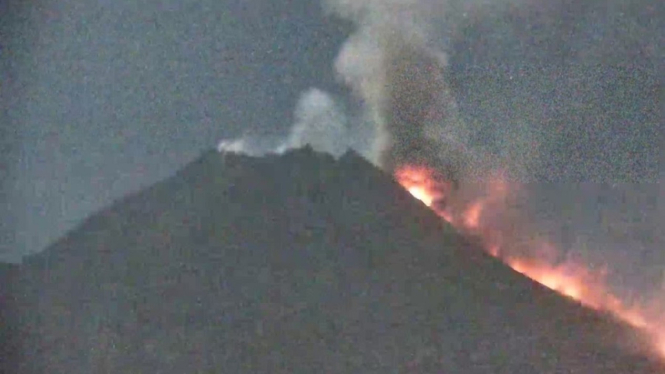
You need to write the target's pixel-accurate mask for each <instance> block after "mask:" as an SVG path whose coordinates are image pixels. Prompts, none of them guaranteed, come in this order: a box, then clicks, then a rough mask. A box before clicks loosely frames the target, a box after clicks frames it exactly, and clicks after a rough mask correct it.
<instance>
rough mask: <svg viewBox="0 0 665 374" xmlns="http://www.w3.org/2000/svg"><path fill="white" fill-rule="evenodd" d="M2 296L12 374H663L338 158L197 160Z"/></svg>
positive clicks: (619, 327) (398, 191)
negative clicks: (9, 305)
mask: <svg viewBox="0 0 665 374" xmlns="http://www.w3.org/2000/svg"><path fill="white" fill-rule="evenodd" d="M424 188H425V187H423V189H424ZM15 289H16V291H17V296H18V302H19V303H18V305H17V307H18V310H19V312H20V314H21V319H20V321H21V325H20V331H21V333H22V337H23V345H22V352H23V353H24V356H23V357H22V358H21V359H20V360H19V362H17V365H16V370H15V371H14V372H15V373H19V374H27V373H44V372H59V373H73V374H75V373H86V374H87V373H141V372H146V373H148V372H151V373H152V372H155V373H185V372H214V373H219V372H224V373H289V374H291V373H315V372H326V373H377V374H378V373H381V374H383V373H387V372H396V373H465V374H474V373H496V374H502V373H505V374H514V373H534V374H535V373H583V374H588V373H604V374H626V373H635V374H640V373H644V374H646V373H663V372H665V367H663V366H662V365H660V364H659V363H657V362H655V361H652V360H650V359H649V358H648V357H646V356H642V355H640V354H639V353H635V352H633V353H630V352H628V351H625V350H623V349H620V348H619V346H618V345H617V344H615V343H616V342H619V341H626V339H629V338H631V339H632V338H633V337H632V336H631V333H630V329H629V328H628V327H627V326H625V325H623V324H621V323H619V322H617V321H616V320H614V319H613V318H611V316H608V315H604V314H602V313H598V312H596V311H594V310H591V309H588V308H585V307H582V306H581V305H579V304H578V303H576V302H574V301H572V300H570V299H568V298H565V297H561V296H560V295H559V294H557V293H555V292H552V291H550V290H549V289H547V288H545V287H542V286H541V285H540V284H538V283H536V282H533V281H531V280H530V279H528V278H526V277H524V276H522V275H521V274H519V273H517V272H515V271H513V270H512V269H510V268H509V267H507V266H505V265H504V264H503V263H502V262H501V261H499V260H497V259H496V258H494V257H492V256H490V255H487V254H486V253H485V252H484V251H483V250H482V249H481V248H480V247H478V246H477V245H475V244H473V243H471V242H470V241H467V240H465V239H464V237H462V236H461V235H459V234H458V233H457V232H456V230H454V229H453V228H452V226H451V225H449V224H447V223H446V222H444V221H443V220H441V219H440V218H439V217H438V216H437V215H436V214H434V213H433V212H432V211H431V210H430V209H428V208H427V207H426V206H424V205H423V204H422V203H420V202H419V201H417V200H416V199H413V198H412V196H411V195H410V194H409V193H408V192H407V191H405V190H404V189H403V188H402V187H401V186H400V185H399V184H398V183H396V181H395V180H394V179H393V177H392V176H391V175H389V174H386V173H384V172H382V171H380V170H378V169H377V168H375V167H374V166H372V165H371V164H370V163H368V162H366V161H365V160H364V159H363V158H361V157H360V156H358V155H357V154H355V153H353V152H348V153H347V154H345V155H344V156H343V157H341V158H340V159H339V160H335V159H333V158H332V157H330V156H327V155H323V154H318V153H316V152H313V151H312V150H311V149H308V148H304V149H300V150H294V151H290V152H287V153H285V154H284V155H282V156H275V155H269V156H266V157H261V158H253V157H246V156H242V155H236V154H233V153H223V154H219V153H217V152H210V153H206V154H204V155H203V156H202V157H201V158H199V159H198V160H196V161H195V162H193V163H192V164H190V165H188V166H187V167H186V168H184V169H183V170H181V171H180V172H178V173H177V174H176V175H174V176H173V177H172V178H169V179H167V180H165V181H163V182H161V183H158V184H156V185H154V186H152V187H150V188H148V189H146V190H143V191H141V192H139V193H137V194H135V195H132V196H128V197H127V198H125V199H123V200H121V201H118V202H117V203H116V204H114V205H112V206H110V207H109V208H107V209H105V210H103V211H101V212H99V213H98V214H96V215H94V216H92V217H90V218H89V219H88V220H87V221H86V222H85V223H83V224H82V225H81V226H80V227H79V228H78V229H76V230H74V231H72V232H71V233H69V234H68V235H67V236H66V237H64V238H62V239H61V240H60V241H59V242H57V243H56V244H54V245H53V246H52V247H50V248H48V249H47V250H46V251H44V252H43V253H40V254H37V255H34V256H32V257H30V258H28V259H27V260H26V261H25V262H24V264H23V265H22V269H21V274H20V277H19V280H18V281H17V282H16V287H15ZM634 341H635V344H638V339H636V338H635V339H634Z"/></svg>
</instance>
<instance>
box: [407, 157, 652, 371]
mask: <svg viewBox="0 0 665 374" xmlns="http://www.w3.org/2000/svg"><path fill="white" fill-rule="evenodd" d="M395 178H396V180H397V181H398V182H399V183H400V184H401V185H402V186H403V187H404V188H405V189H406V190H408V191H409V192H410V193H411V194H412V195H413V196H414V197H415V198H416V199H418V200H420V201H422V202H423V203H424V204H425V205H427V206H428V207H430V208H431V209H432V210H433V211H434V212H436V213H437V214H438V215H439V216H440V217H441V218H443V219H444V220H446V221H448V222H449V223H451V224H452V225H453V226H454V227H455V228H457V229H458V230H460V231H461V232H464V233H467V234H470V235H473V236H475V237H478V238H479V239H480V240H481V242H483V243H484V246H485V249H486V251H487V252H488V253H490V254H491V255H492V256H494V257H497V258H500V259H501V260H502V261H503V262H504V263H506V264H507V265H508V266H510V267H512V268H513V269H514V270H515V271H517V272H519V273H521V274H523V275H525V276H527V277H529V278H531V279H533V280H535V281H536V282H538V283H541V284H542V285H544V286H546V287H548V288H550V289H552V290H554V291H557V292H558V293H560V294H562V295H565V296H567V297H570V298H572V299H574V300H576V301H578V302H579V303H581V304H582V305H585V306H586V307H589V308H592V309H596V310H600V311H605V312H609V313H611V314H613V315H614V316H616V317H617V318H619V319H621V320H623V321H625V322H626V323H628V324H630V325H631V326H633V327H635V328H637V329H639V330H641V331H643V332H644V333H645V334H646V335H647V336H648V337H650V338H651V339H652V341H653V344H654V348H655V349H656V351H657V352H658V353H659V354H660V356H661V357H662V358H664V359H665V328H663V326H662V325H661V324H659V323H654V322H652V321H650V320H649V318H648V317H647V313H646V308H642V307H640V306H629V305H627V304H626V303H624V302H623V301H621V299H619V298H618V297H617V296H615V295H614V294H613V293H612V292H611V291H610V288H609V287H608V286H607V283H606V282H605V275H606V271H604V270H600V271H592V270H590V269H588V268H587V267H585V266H583V265H582V264H580V263H577V262H575V261H573V260H566V261H563V263H557V264H551V263H548V262H547V261H545V260H536V259H533V258H521V257H517V256H515V255H512V254H508V253H507V252H508V251H506V250H505V248H502V246H501V240H500V239H501V232H499V230H497V229H494V228H493V227H489V226H491V225H489V224H483V215H484V214H486V213H487V211H488V210H489V209H497V207H500V206H501V205H499V204H493V202H496V201H500V200H501V199H504V198H505V196H506V194H507V191H508V189H509V187H510V186H509V184H508V182H507V181H506V180H505V179H503V178H500V177H493V178H489V180H488V182H487V184H488V186H487V188H486V189H485V190H484V191H485V192H486V193H485V194H482V196H481V197H477V198H474V199H471V200H470V201H468V202H466V203H465V204H464V206H462V207H457V208H456V209H455V211H454V212H453V211H451V209H449V208H448V207H441V205H442V204H437V203H440V202H441V201H442V199H444V198H445V197H446V195H447V194H448V193H450V189H449V187H450V185H449V184H446V183H441V182H437V180H438V179H440V178H437V177H436V173H435V171H434V170H433V169H429V168H427V167H423V166H402V167H400V168H399V169H397V170H396V172H395ZM534 246H536V247H537V248H534V249H535V251H534V252H539V253H546V254H553V253H554V254H556V252H557V250H556V248H555V247H554V246H553V245H552V244H550V243H548V242H546V241H541V242H536V243H535V244H534ZM543 257H544V258H548V257H550V256H543Z"/></svg>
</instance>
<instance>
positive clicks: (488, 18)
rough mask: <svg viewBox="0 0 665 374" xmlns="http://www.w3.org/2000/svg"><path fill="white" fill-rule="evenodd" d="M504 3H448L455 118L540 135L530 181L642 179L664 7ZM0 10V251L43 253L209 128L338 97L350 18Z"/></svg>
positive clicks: (73, 4)
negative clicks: (464, 8)
mask: <svg viewBox="0 0 665 374" xmlns="http://www.w3.org/2000/svg"><path fill="white" fill-rule="evenodd" d="M507 3H508V1H503V2H501V3H500V4H501V6H498V5H496V4H499V3H498V2H497V3H496V4H493V5H489V6H486V8H482V9H484V10H483V11H481V12H479V13H478V14H475V13H474V14H467V17H466V18H462V17H461V15H455V14H453V17H455V16H457V17H458V18H457V19H458V20H457V21H456V27H455V30H454V32H453V33H452V34H450V35H449V37H450V38H452V42H451V43H450V48H449V53H450V62H451V71H450V80H451V82H452V86H453V88H454V90H455V92H456V97H457V99H458V101H459V104H460V107H461V109H462V114H463V116H464V117H465V119H466V120H467V121H469V122H470V123H478V124H479V126H482V125H481V124H485V123H495V124H497V126H496V127H491V126H487V130H486V131H484V132H481V134H482V137H481V138H479V139H477V141H478V142H481V143H485V144H488V145H490V146H495V147H496V144H497V142H496V139H498V138H500V132H501V131H502V130H501V129H503V128H505V127H506V126H508V125H510V124H514V123H520V124H521V125H523V126H528V127H529V128H531V129H532V131H534V132H536V133H539V134H544V135H542V139H543V141H542V143H541V145H540V146H541V147H542V151H541V152H540V154H541V157H542V160H541V165H542V167H541V168H540V169H539V170H538V172H537V173H536V176H537V177H538V178H539V179H540V180H547V181H599V180H604V181H611V182H617V181H619V182H626V181H627V182H633V183H636V182H639V183H645V182H654V181H655V180H656V176H657V172H658V162H657V159H658V157H659V152H660V149H661V148H660V147H662V138H661V135H662V128H661V126H662V120H661V118H660V116H659V115H658V113H660V111H659V109H658V108H659V103H661V104H662V102H661V101H660V97H661V96H660V95H662V91H661V90H662V83H661V81H660V79H661V77H662V76H663V74H662V70H661V69H660V68H661V67H660V64H659V62H658V61H662V57H663V51H662V45H663V43H662V41H663V39H662V38H663V35H662V33H663V31H662V30H664V29H665V25H663V18H664V17H663V16H664V15H665V12H664V11H663V9H662V8H663V7H662V5H658V4H657V3H658V2H652V1H641V2H634V1H633V2H631V1H618V0H617V1H609V2H596V1H585V2H580V1H568V0H566V1H558V2H552V1H545V0H540V1H535V0H534V1H520V2H517V1H515V2H513V4H514V5H506V4H507ZM518 3H519V4H518ZM490 4H492V2H490ZM2 7H3V8H2V9H0V11H1V12H2V17H3V18H2V24H1V29H0V31H1V32H2V34H0V35H1V37H2V39H1V42H2V50H1V53H2V54H1V55H0V58H1V60H0V62H1V64H2V65H1V66H2V69H3V71H2V78H1V81H0V83H1V85H2V87H1V90H2V92H1V93H2V103H3V113H2V115H3V118H2V120H3V132H2V159H3V169H2V172H3V175H2V178H3V186H2V192H3V199H4V201H3V203H4V204H3V207H2V208H0V209H2V212H1V213H2V216H3V217H4V220H3V223H2V224H3V226H2V234H3V236H2V241H0V245H1V246H2V248H0V253H4V254H15V253H27V252H33V251H38V250H41V249H42V248H43V247H44V246H45V245H46V244H48V243H49V242H51V241H52V240H54V239H55V238H56V237H58V236H59V235H62V234H63V232H64V231H65V230H67V229H69V228H71V227H72V226H73V225H75V224H76V223H78V222H79V221H80V220H81V219H82V218H84V217H85V216H87V215H89V214H91V213H92V212H94V211H95V210H97V209H99V208H101V207H102V206H104V205H106V204H108V203H110V202H111V201H112V200H113V199H116V198H118V197H120V196H122V195H124V194H126V193H128V192H129V191H133V190H136V189H138V188H140V187H142V186H145V185H147V184H150V183H152V182H155V181H156V180H159V179H161V178H164V177H166V176H167V175H169V174H170V173H171V172H173V171H174V170H175V169H177V168H179V167H181V166H183V165H184V164H185V163H187V162H188V161H190V160H191V159H192V158H194V157H195V156H197V155H198V153H199V152H201V151H202V150H203V149H206V148H210V147H213V146H214V145H215V144H216V142H217V140H219V139H221V138H228V137H235V136H240V135H247V134H250V135H257V136H262V137H266V138H271V137H275V136H282V135H283V134H284V133H285V132H286V131H288V128H289V127H290V126H291V124H292V122H293V117H292V116H293V110H294V107H295V104H296V101H297V99H298V96H299V94H300V93H301V92H302V91H303V90H305V89H307V88H308V87H311V86H316V87H319V88H322V89H325V90H327V91H330V92H333V93H338V94H344V93H345V89H344V88H343V87H341V86H339V85H336V84H335V77H334V72H333V68H332V64H333V60H334V57H335V55H336V54H337V52H338V49H339V47H340V45H341V44H342V42H343V41H344V39H345V38H346V37H347V36H348V33H349V32H350V30H351V29H350V27H349V26H350V25H346V24H343V23H342V22H340V21H337V20H334V19H331V18H326V17H324V16H323V14H322V12H321V10H320V5H319V4H318V2H316V1H305V0H302V1H301V0H296V1H288V0H257V1H251V2H250V1H240V0H237V1H224V0H203V1H194V0H177V1H176V0H169V1H144V2H136V1H129V0H125V1H113V2H103V3H102V2H99V1H92V0H58V1H56V0H39V1H32V2H29V3H28V2H21V1H13V2H12V1H8V2H3V3H2ZM490 8H491V9H490ZM494 8H496V9H494ZM488 9H490V10H488ZM654 190H657V189H654ZM562 199H563V197H562ZM5 202H6V203H5Z"/></svg>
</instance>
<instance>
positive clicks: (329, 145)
mask: <svg viewBox="0 0 665 374" xmlns="http://www.w3.org/2000/svg"><path fill="white" fill-rule="evenodd" d="M294 117H295V123H294V124H293V126H292V127H291V129H290V131H289V133H288V134H287V135H286V137H285V138H284V139H282V140H280V141H279V142H278V144H277V145H276V146H274V147H265V146H257V145H255V143H257V142H256V139H253V138H251V137H243V138H239V139H224V140H222V141H220V142H219V143H218V144H217V150H218V151H219V152H233V153H243V154H247V155H252V156H261V155H264V154H268V153H277V154H281V153H283V152H285V151H287V150H289V149H293V148H301V147H303V146H306V145H309V146H311V147H312V149H314V150H315V151H317V152H324V153H328V154H331V155H333V156H335V157H339V156H341V155H342V154H343V153H344V152H346V151H347V150H348V149H349V148H356V149H358V150H359V151H360V152H363V145H362V144H363V143H362V139H359V138H358V136H357V135H358V134H353V135H354V136H352V134H351V133H350V130H349V124H348V122H349V121H348V119H347V116H346V114H345V113H344V112H343V111H342V109H341V108H340V107H339V105H338V104H337V103H336V102H335V100H334V98H333V97H332V96H331V95H330V94H328V93H326V92H324V91H322V90H320V89H317V88H310V89H309V90H307V91H305V92H304V93H302V94H301V96H300V99H299V100H298V103H297V104H296V108H295V113H294ZM359 140H360V141H359Z"/></svg>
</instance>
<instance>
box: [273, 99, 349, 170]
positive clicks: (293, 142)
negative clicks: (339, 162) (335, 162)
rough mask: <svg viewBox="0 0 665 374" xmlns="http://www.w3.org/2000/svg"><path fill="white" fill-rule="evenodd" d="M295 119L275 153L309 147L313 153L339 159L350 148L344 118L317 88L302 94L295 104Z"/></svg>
mask: <svg viewBox="0 0 665 374" xmlns="http://www.w3.org/2000/svg"><path fill="white" fill-rule="evenodd" d="M295 118H296V122H295V124H294V125H293V128H292V129H291V133H290V134H289V135H288V138H287V139H286V141H285V142H284V143H283V144H281V145H280V146H279V147H278V148H277V152H278V153H282V152H284V151H285V150H287V149H291V148H300V147H303V146H305V145H310V146H311V147H312V148H313V149H314V150H316V151H319V152H325V153H329V154H331V155H333V156H336V157H338V156H341V155H342V154H343V153H344V152H346V150H347V149H348V148H349V146H350V143H349V141H348V137H349V134H348V130H347V128H348V126H347V119H346V116H345V115H344V113H343V112H342V111H341V110H340V109H339V108H338V106H337V104H336V103H335V101H334V100H333V98H332V97H331V96H330V95H328V94H327V93H325V92H323V91H321V90H319V89H316V88H311V89H309V90H308V91H306V92H304V93H303V94H302V95H301V97H300V100H299V101H298V104H297V105H296V111H295Z"/></svg>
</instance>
